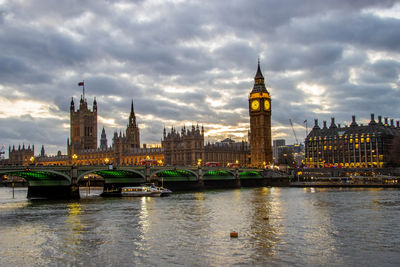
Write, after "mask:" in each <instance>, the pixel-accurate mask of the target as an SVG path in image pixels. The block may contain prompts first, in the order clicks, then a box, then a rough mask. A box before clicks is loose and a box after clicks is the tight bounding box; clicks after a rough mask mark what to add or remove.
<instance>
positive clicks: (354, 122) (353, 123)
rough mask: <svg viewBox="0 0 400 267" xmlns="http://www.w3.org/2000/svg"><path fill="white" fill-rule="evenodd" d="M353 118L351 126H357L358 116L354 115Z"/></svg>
mask: <svg viewBox="0 0 400 267" xmlns="http://www.w3.org/2000/svg"><path fill="white" fill-rule="evenodd" d="M351 118H352V122H351V124H350V127H357V126H358V124H357V122H356V116H355V115H353V116H352V117H351Z"/></svg>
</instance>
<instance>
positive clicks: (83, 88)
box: [83, 80, 85, 100]
mask: <svg viewBox="0 0 400 267" xmlns="http://www.w3.org/2000/svg"><path fill="white" fill-rule="evenodd" d="M83 100H85V80H83Z"/></svg>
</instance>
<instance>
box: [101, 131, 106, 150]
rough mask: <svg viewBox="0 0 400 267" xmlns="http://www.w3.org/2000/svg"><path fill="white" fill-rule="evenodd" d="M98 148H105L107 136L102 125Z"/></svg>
mask: <svg viewBox="0 0 400 267" xmlns="http://www.w3.org/2000/svg"><path fill="white" fill-rule="evenodd" d="M100 148H101V149H107V136H106V131H105V130H104V126H103V130H102V131H101V137H100Z"/></svg>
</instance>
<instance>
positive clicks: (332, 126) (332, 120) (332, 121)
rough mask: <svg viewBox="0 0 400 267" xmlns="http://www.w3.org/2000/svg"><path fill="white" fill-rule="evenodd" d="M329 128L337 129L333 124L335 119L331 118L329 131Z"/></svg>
mask: <svg viewBox="0 0 400 267" xmlns="http://www.w3.org/2000/svg"><path fill="white" fill-rule="evenodd" d="M331 128H337V127H336V124H335V118H331V126H329V129H331Z"/></svg>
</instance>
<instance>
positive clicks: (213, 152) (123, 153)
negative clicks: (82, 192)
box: [2, 62, 272, 167]
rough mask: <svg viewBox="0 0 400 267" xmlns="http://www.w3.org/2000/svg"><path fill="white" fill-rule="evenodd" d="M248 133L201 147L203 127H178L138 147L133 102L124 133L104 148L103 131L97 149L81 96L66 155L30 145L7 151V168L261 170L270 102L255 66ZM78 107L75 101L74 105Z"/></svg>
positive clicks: (93, 114)
mask: <svg viewBox="0 0 400 267" xmlns="http://www.w3.org/2000/svg"><path fill="white" fill-rule="evenodd" d="M248 100H249V115H250V131H249V138H248V139H249V141H250V144H249V143H248V142H245V141H241V142H235V141H233V140H231V139H229V138H226V139H225V140H222V141H220V142H216V143H213V144H211V143H209V142H207V143H205V141H204V127H203V126H199V125H193V126H191V127H188V128H187V127H186V126H183V127H182V128H181V129H176V128H174V127H172V128H171V129H169V130H167V129H165V128H164V130H163V133H162V141H161V146H158V147H155V148H153V147H146V145H143V146H141V145H140V129H139V127H138V123H137V121H136V116H135V110H134V106H133V101H132V103H131V107H130V114H129V118H128V123H127V126H126V130H125V131H124V132H119V133H118V132H114V135H113V137H112V145H110V146H109V145H108V140H107V136H106V133H105V129H104V127H103V129H102V131H101V135H100V145H99V146H98V131H97V129H98V128H97V109H98V106H97V101H96V99H94V101H93V104H92V108H91V109H90V107H89V105H88V102H87V100H86V98H85V96H84V94H83V95H82V96H81V98H80V100H79V105H77V106H75V101H74V99H72V100H71V103H70V137H69V138H68V140H67V155H62V154H61V152H59V153H58V154H57V155H55V156H47V155H46V153H45V149H44V147H43V146H42V148H41V152H40V154H39V155H38V156H35V155H34V146H32V147H30V146H28V147H27V148H26V147H25V146H23V147H22V148H21V147H20V146H19V147H18V148H15V147H14V146H13V147H12V148H11V147H9V159H7V160H3V162H2V164H7V165H29V164H39V165H72V164H76V165H102V164H106V165H108V164H113V165H139V164H140V162H141V160H144V159H151V160H153V162H157V164H159V165H180V166H182V165H183V166H195V165H201V164H204V163H206V162H218V163H219V164H220V166H225V165H227V164H228V163H239V164H240V165H241V166H253V167H265V166H266V165H267V164H269V163H272V146H271V144H272V141H271V98H270V95H269V92H268V91H267V89H266V87H265V83H264V77H263V75H262V72H261V69H260V62H258V67H257V71H256V75H255V77H254V86H253V89H252V90H251V92H250V95H249V99H248ZM77 104H78V103H77Z"/></svg>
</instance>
